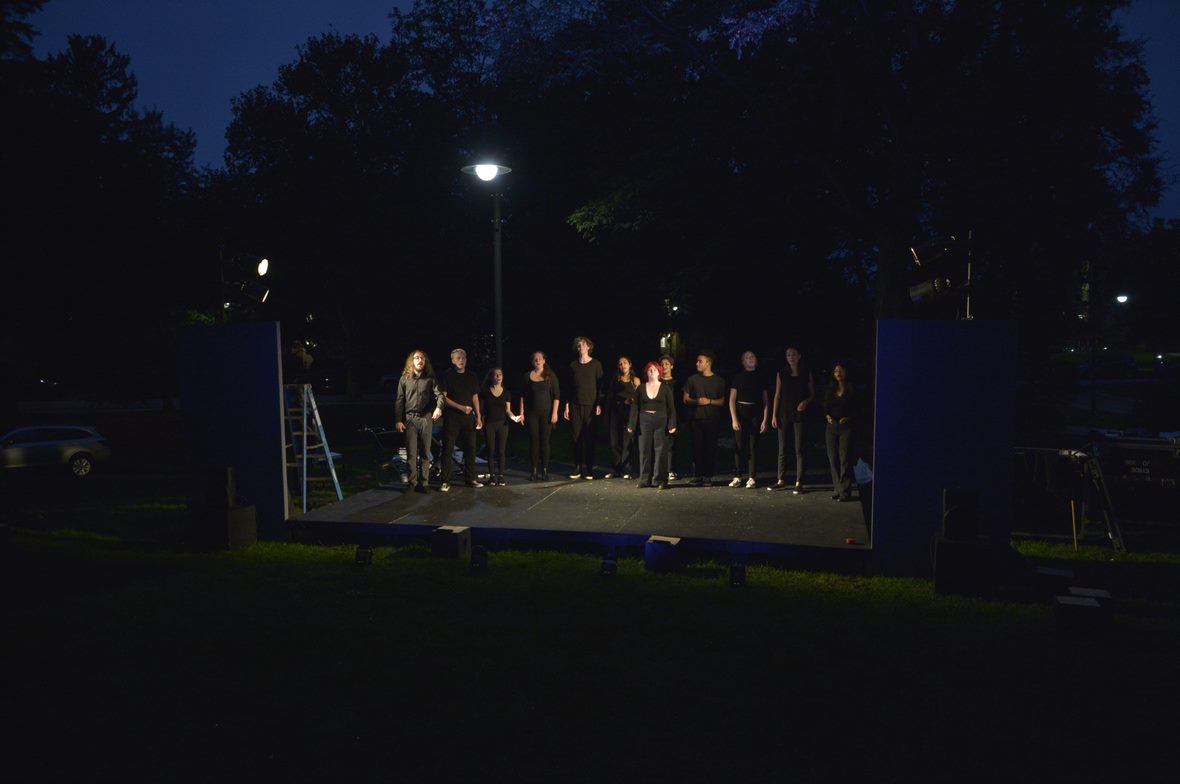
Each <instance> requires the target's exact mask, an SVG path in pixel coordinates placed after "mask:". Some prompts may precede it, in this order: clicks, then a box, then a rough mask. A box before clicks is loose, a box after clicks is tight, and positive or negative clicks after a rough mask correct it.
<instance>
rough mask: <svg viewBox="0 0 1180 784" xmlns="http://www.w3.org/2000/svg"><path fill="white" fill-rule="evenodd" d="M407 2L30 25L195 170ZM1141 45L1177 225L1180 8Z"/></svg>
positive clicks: (220, 9) (158, 11) (384, 35)
mask: <svg viewBox="0 0 1180 784" xmlns="http://www.w3.org/2000/svg"><path fill="white" fill-rule="evenodd" d="M410 5H411V0H344V1H343V2H342V1H341V0H204V2H200V3H194V2H192V1H191V0H113V1H109V2H100V0H51V1H50V2H49V3H47V4H46V6H45V8H44V9H43V10H42V11H41V13H39V14H37V15H35V16H34V17H32V20H31V21H32V23H33V25H34V27H35V28H36V29H37V30H38V31H39V32H40V33H41V35H40V37H38V38H37V39H36V41H35V42H34V43H35V46H36V51H37V54H38V56H42V57H43V56H45V55H46V54H48V53H52V52H57V51H60V50H62V49H63V48H64V47H65V41H66V36H67V35H69V34H70V33H82V34H98V35H103V36H105V37H106V38H107V40H108V41H111V42H113V43H114V44H115V45H116V46H117V47H118V49H119V50H120V51H122V52H124V53H125V54H127V55H129V56H130V57H131V70H132V71H133V72H134V73H135V75H136V77H137V79H138V80H139V102H140V106H142V107H155V108H157V109H160V110H161V111H162V112H163V113H164V118H165V120H167V121H169V122H172V123H174V124H175V125H177V126H180V127H182V128H191V129H192V130H193V131H195V132H196V134H197V156H196V157H197V163H198V164H201V165H209V166H219V165H220V164H221V158H222V153H223V152H224V149H225V137H224V133H225V127H226V125H228V123H229V120H230V117H231V113H230V99H231V98H232V97H234V96H236V95H238V94H239V93H241V92H243V91H245V90H248V89H250V88H252V87H254V86H256V85H259V84H269V83H270V82H272V81H273V80H274V78H275V76H276V74H277V71H278V67H279V66H280V65H282V64H283V63H289V62H292V61H293V60H294V59H295V47H296V46H297V45H299V44H301V43H303V42H304V41H306V40H307V39H308V38H309V37H311V36H314V35H316V34H318V33H321V32H326V31H329V30H334V31H336V32H339V33H342V34H347V33H358V34H364V33H375V34H376V35H377V36H378V38H380V39H381V40H382V41H386V40H388V38H389V32H388V31H389V21H388V15H389V11H390V9H392V8H394V7H395V6H397V7H401V8H408V7H409V6H410ZM1122 22H1123V24H1124V26H1125V29H1126V30H1127V32H1128V35H1129V36H1130V37H1133V38H1142V39H1144V40H1145V41H1146V42H1147V50H1146V64H1147V69H1148V73H1149V74H1150V75H1151V81H1152V84H1151V97H1152V102H1153V104H1154V107H1155V115H1156V118H1157V119H1158V121H1159V130H1158V134H1157V138H1158V140H1159V150H1160V153H1161V154H1162V155H1163V156H1164V177H1165V183H1166V190H1165V193H1164V199H1163V201H1162V203H1161V204H1160V207H1159V208H1158V209H1157V210H1155V212H1154V215H1156V216H1159V217H1164V218H1180V10H1178V4H1177V2H1176V0H1136V2H1135V3H1134V5H1133V6H1132V8H1131V9H1130V10H1129V11H1127V12H1125V13H1124V14H1123V16H1122Z"/></svg>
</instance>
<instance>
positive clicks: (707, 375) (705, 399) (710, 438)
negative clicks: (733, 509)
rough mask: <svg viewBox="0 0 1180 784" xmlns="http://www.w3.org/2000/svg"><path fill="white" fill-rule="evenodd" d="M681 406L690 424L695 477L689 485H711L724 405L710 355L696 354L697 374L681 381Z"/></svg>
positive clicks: (722, 389) (720, 380)
mask: <svg viewBox="0 0 1180 784" xmlns="http://www.w3.org/2000/svg"><path fill="white" fill-rule="evenodd" d="M684 406H685V409H686V410H687V411H688V415H689V418H690V421H691V422H692V459H693V462H694V463H695V472H696V476H694V477H693V479H692V481H691V482H690V484H693V485H696V486H697V487H704V486H705V485H711V484H713V466H714V460H715V459H716V457H717V436H718V434H719V433H720V432H721V409H722V408H723V407H724V406H725V380H724V379H723V378H721V376H719V375H717V374H716V373H714V372H713V352H712V351H709V350H707V349H705V350H702V351H701V352H700V353H699V354H697V372H696V373H694V374H693V375H691V376H689V377H688V381H685V382H684Z"/></svg>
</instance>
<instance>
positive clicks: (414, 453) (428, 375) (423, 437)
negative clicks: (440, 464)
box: [394, 349, 443, 493]
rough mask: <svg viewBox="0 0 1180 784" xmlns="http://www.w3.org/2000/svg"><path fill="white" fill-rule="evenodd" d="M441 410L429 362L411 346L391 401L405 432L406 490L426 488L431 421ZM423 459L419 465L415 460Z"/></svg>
mask: <svg viewBox="0 0 1180 784" xmlns="http://www.w3.org/2000/svg"><path fill="white" fill-rule="evenodd" d="M442 413H443V393H442V389H441V388H440V387H439V385H438V380H437V379H436V378H435V377H434V368H432V367H431V366H430V357H428V356H426V352H425V351H421V350H419V349H414V350H413V351H411V352H410V354H409V356H407V357H406V364H405V366H404V367H402V375H401V378H399V379H398V380H397V402H396V403H395V404H394V416H395V418H396V420H397V421H396V424H395V425H394V427H396V428H397V432H399V433H406V431H407V430H408V431H409V433H408V434H407V435H406V462H407V463H409V470H410V472H409V479H408V481H407V482H406V490H409V489H411V488H413V489H416V490H417V491H418V492H419V493H425V492H427V487H428V485H427V483H428V482H429V481H430V435H431V430H432V429H433V426H434V422H436V421H438V418H439V417H441V416H442ZM419 460H421V461H422V468H421V469H419V466H418V462H419Z"/></svg>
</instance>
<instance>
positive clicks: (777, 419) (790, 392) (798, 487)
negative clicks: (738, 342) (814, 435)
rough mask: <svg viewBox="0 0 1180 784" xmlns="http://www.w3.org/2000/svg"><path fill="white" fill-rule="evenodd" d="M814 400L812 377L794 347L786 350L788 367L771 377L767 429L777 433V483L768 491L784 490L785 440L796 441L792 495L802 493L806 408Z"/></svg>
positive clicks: (785, 477)
mask: <svg viewBox="0 0 1180 784" xmlns="http://www.w3.org/2000/svg"><path fill="white" fill-rule="evenodd" d="M812 400H815V376H813V375H812V373H811V370H810V369H808V367H807V365H806V364H805V363H804V362H803V355H802V354H801V353H799V349H797V348H796V347H794V346H789V347H787V364H786V366H785V367H784V368H783V369H782V370H780V371H779V372H778V373H777V374H776V375H775V377H774V404H773V405H772V406H771V411H772V412H773V413H772V414H771V419H770V426H771V427H772V428H774V429H775V430H777V431H778V481H776V482H775V483H774V487H772V488H771V490H785V489H786V487H787V439H788V438H790V437H791V436H794V438H795V490H794V492H795V495H801V494H802V493H803V478H804V473H803V467H804V457H805V456H806V452H807V442H806V440H805V436H806V433H807V430H806V423H807V418H806V413H807V407H808V406H810V405H811V401H812Z"/></svg>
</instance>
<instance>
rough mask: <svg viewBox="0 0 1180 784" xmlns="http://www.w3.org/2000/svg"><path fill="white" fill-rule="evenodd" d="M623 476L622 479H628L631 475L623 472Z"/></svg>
mask: <svg viewBox="0 0 1180 784" xmlns="http://www.w3.org/2000/svg"><path fill="white" fill-rule="evenodd" d="M623 478H624V479H630V478H631V475H630V474H623Z"/></svg>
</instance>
